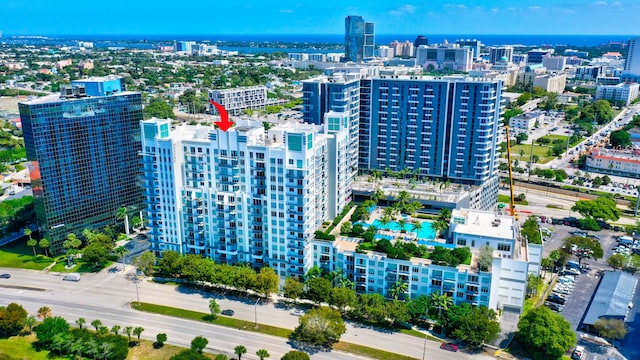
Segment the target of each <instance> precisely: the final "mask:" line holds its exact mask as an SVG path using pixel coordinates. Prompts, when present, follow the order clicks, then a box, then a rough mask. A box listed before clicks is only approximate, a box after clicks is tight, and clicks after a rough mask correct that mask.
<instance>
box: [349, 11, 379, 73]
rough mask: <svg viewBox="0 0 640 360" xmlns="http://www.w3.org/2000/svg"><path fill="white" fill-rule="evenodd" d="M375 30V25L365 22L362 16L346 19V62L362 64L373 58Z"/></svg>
mask: <svg viewBox="0 0 640 360" xmlns="http://www.w3.org/2000/svg"><path fill="white" fill-rule="evenodd" d="M373 29H374V26H373V23H372V22H365V21H364V19H363V18H362V16H347V17H346V18H345V19H344V55H345V61H354V62H362V61H363V60H365V59H369V58H372V57H373V51H374V48H375V39H374V33H373Z"/></svg>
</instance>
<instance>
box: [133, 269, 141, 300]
mask: <svg viewBox="0 0 640 360" xmlns="http://www.w3.org/2000/svg"><path fill="white" fill-rule="evenodd" d="M133 282H134V283H135V284H136V298H137V299H138V305H140V291H139V290H138V284H139V283H140V278H138V277H137V276H136V279H135V280H134V281H133Z"/></svg>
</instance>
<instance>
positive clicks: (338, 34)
mask: <svg viewBox="0 0 640 360" xmlns="http://www.w3.org/2000/svg"><path fill="white" fill-rule="evenodd" d="M0 33H3V34H2V36H3V37H5V36H47V37H50V36H191V35H193V36H195V35H197V36H203V35H206V36H230V35H235V36H261V37H264V36H272V35H277V36H283V35H288V36H301V35H304V36H307V35H311V36H327V35H331V36H342V35H344V33H295V34H294V33H242V34H239V33H218V34H213V33H211V34H209V33H181V34H176V33H165V34H161V33H148V34H142V33H140V34H132V33H100V34H72V33H60V34H54V33H50V34H12V33H6V32H3V31H2V30H0ZM374 35H376V36H378V35H380V36H389V35H412V36H417V35H474V36H588V37H593V36H616V37H623V36H627V37H638V36H640V35H633V34H575V33H563V34H560V33H553V34H545V33H539V34H514V33H506V34H501V33H492V34H490V33H484V34H483V33H376V34H374Z"/></svg>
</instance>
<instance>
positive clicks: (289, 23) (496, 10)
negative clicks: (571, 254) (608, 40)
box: [0, 0, 640, 35]
mask: <svg viewBox="0 0 640 360" xmlns="http://www.w3.org/2000/svg"><path fill="white" fill-rule="evenodd" d="M639 13H640V1H638V0H617V1H610V0H606V1H604V0H537V1H531V0H474V1H472V0H464V1H462V0H459V1H454V0H430V1H424V0H423V1H411V0H401V1H395V0H359V1H354V0H313V1H308V0H290V1H285V0H261V1H253V0H240V1H225V0H183V1H175V0H171V1H167V0H156V1H148V0H106V1H70V0H57V1H56V0H0V31H3V33H4V34H5V35H15V34H20V35H39V34H42V35H50V34H61V35H62V34H91V35H101V34H105V35H107V34H149V35H152V34H287V33H290V34H341V33H343V32H344V17H345V16H347V15H362V16H363V17H365V19H366V20H368V21H373V22H375V23H376V33H378V34H579V35H580V34H585V35H587V34H593V35H599V34H611V35H615V34H623V35H637V34H639V33H640V25H639V24H638V18H637V17H638V14H639Z"/></svg>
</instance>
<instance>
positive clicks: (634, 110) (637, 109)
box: [536, 104, 640, 174]
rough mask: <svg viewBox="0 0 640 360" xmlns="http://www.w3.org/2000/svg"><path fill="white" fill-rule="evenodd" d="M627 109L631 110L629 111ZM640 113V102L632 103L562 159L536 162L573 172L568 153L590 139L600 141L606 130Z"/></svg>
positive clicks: (542, 165) (619, 125)
mask: <svg viewBox="0 0 640 360" xmlns="http://www.w3.org/2000/svg"><path fill="white" fill-rule="evenodd" d="M627 110H628V111H629V113H627ZM638 113H640V104H635V105H632V106H630V107H628V108H627V109H626V110H623V111H622V112H620V113H619V114H618V116H616V117H615V118H614V119H613V120H611V121H610V122H609V123H608V124H606V125H604V126H603V127H602V128H600V129H598V130H597V131H595V132H594V133H593V135H591V136H590V137H588V138H586V139H584V140H583V141H582V142H580V143H579V144H577V145H576V146H574V147H572V148H569V151H568V152H566V153H564V154H563V155H562V158H561V159H556V160H554V161H550V162H548V163H546V164H539V165H538V164H536V166H539V167H543V168H545V167H551V168H554V169H556V168H557V169H565V170H567V172H568V173H570V174H572V173H574V172H575V170H576V169H572V168H571V167H570V166H569V160H571V158H572V157H573V156H569V155H568V154H572V153H575V152H576V151H577V150H579V149H582V148H583V147H584V146H585V144H587V143H588V142H589V141H593V142H594V143H597V142H598V141H600V140H601V139H602V138H603V137H604V136H603V135H602V134H603V133H605V132H609V133H610V132H611V131H614V130H617V129H618V128H621V127H622V126H624V125H626V124H628V123H629V122H630V121H631V119H632V118H633V116H634V115H636V114H638Z"/></svg>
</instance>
